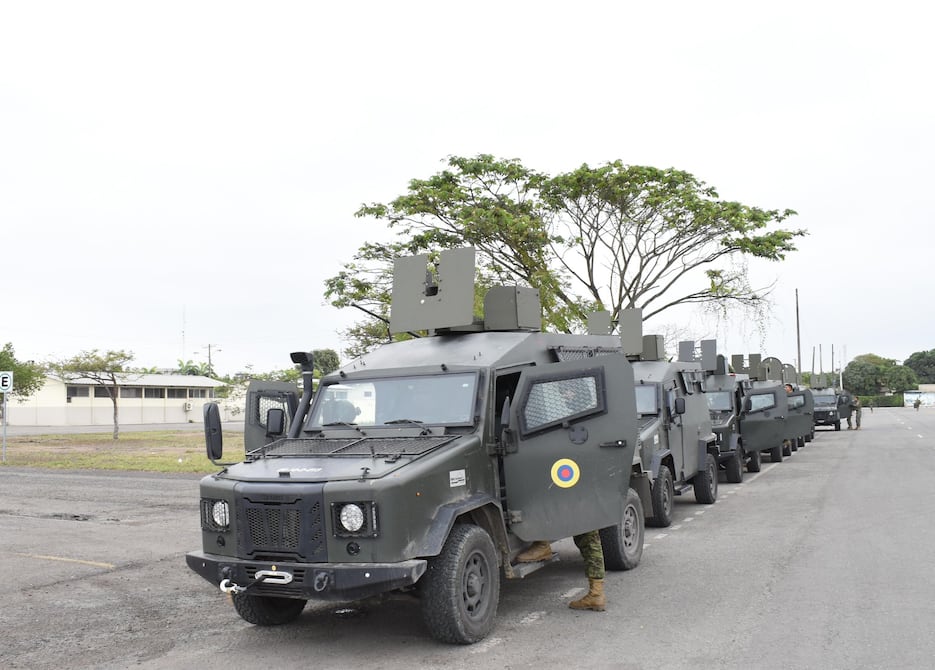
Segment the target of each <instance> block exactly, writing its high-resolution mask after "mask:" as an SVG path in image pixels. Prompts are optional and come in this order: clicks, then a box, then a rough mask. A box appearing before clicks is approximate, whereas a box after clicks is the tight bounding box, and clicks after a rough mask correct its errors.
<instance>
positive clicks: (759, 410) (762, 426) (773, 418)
mask: <svg viewBox="0 0 935 670" xmlns="http://www.w3.org/2000/svg"><path fill="white" fill-rule="evenodd" d="M786 407H787V403H786V391H785V389H783V388H782V387H780V386H774V387H770V388H762V389H757V388H754V389H750V391H749V393H748V394H747V399H746V400H745V408H744V412H743V417H742V419H741V426H740V432H741V435H742V437H743V442H744V447H745V448H746V449H747V450H748V451H763V450H764V449H772V448H773V447H776V446H778V445H780V444H782V441H783V439H785V432H786V417H785V412H786Z"/></svg>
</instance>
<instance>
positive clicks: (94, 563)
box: [14, 554, 117, 570]
mask: <svg viewBox="0 0 935 670" xmlns="http://www.w3.org/2000/svg"><path fill="white" fill-rule="evenodd" d="M14 555H15V556H22V557H23V558H35V559H39V560H42V561H61V562H62V563H79V564H80V565H90V566H91V567H92V568H107V569H108V570H113V569H114V568H116V567H117V566H116V565H114V564H113V563H99V562H97V561H82V560H81V559H79V558H65V557H64V556H44V555H42V554H14Z"/></svg>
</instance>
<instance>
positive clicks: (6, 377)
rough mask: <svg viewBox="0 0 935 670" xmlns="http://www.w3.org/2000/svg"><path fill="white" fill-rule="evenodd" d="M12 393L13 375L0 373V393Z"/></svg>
mask: <svg viewBox="0 0 935 670" xmlns="http://www.w3.org/2000/svg"><path fill="white" fill-rule="evenodd" d="M12 391H13V373H12V372H0V393H10V392H12Z"/></svg>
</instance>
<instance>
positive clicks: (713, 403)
mask: <svg viewBox="0 0 935 670" xmlns="http://www.w3.org/2000/svg"><path fill="white" fill-rule="evenodd" d="M705 395H706V396H707V398H708V409H710V410H714V411H715V412H723V411H725V410H729V409H730V408H731V402H730V396H731V392H730V391H708V392H707V393H706V394H705Z"/></svg>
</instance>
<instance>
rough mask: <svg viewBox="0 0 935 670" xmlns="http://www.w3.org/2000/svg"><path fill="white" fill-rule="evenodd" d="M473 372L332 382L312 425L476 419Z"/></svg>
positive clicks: (321, 396)
mask: <svg viewBox="0 0 935 670" xmlns="http://www.w3.org/2000/svg"><path fill="white" fill-rule="evenodd" d="M476 388H477V375H476V374H475V373H473V372H466V373H456V374H446V375H426V376H420V377H392V378H386V379H368V380H360V381H357V380H355V381H342V382H341V383H340V384H330V385H328V386H326V387H324V388H323V389H322V390H321V391H320V392H319V397H318V398H317V402H316V404H315V408H314V411H313V412H312V414H311V416H310V417H309V420H308V423H307V424H306V429H309V430H314V429H319V428H322V427H324V426H340V425H350V424H354V425H358V426H381V425H404V424H409V423H412V424H443V425H457V424H461V425H464V424H468V425H470V424H472V423H473V420H474V396H475V389H476Z"/></svg>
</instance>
